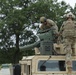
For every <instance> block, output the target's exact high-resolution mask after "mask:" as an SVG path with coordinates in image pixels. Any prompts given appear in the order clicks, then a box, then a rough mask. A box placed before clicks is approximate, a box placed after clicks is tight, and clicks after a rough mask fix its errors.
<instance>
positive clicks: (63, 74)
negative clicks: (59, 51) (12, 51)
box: [20, 55, 76, 75]
mask: <svg viewBox="0 0 76 75" xmlns="http://www.w3.org/2000/svg"><path fill="white" fill-rule="evenodd" d="M40 60H44V61H46V62H47V61H54V60H55V61H65V56H63V55H59V56H58V55H57V56H50V55H35V56H28V57H23V59H22V60H21V61H20V64H21V75H76V69H75V71H73V70H72V73H71V74H69V73H68V70H67V65H66V64H65V68H66V70H65V71H59V70H58V71H55V70H54V71H40V70H38V63H39V61H40ZM72 61H75V62H76V56H72ZM46 62H45V63H46ZM45 63H44V64H45ZM75 65H76V64H75V63H74V65H73V67H75ZM50 66H52V64H50ZM62 66H63V65H62ZM51 68H52V67H51Z"/></svg>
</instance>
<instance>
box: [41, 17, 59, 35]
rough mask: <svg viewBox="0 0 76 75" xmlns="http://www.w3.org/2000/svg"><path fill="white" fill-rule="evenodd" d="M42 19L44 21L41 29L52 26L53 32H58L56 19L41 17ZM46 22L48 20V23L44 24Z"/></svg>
mask: <svg viewBox="0 0 76 75" xmlns="http://www.w3.org/2000/svg"><path fill="white" fill-rule="evenodd" d="M40 21H41V23H42V25H41V27H40V29H41V30H45V29H49V28H52V30H53V33H54V34H58V27H57V25H56V23H55V22H54V21H52V20H50V19H46V18H45V17H41V18H40ZM44 22H46V24H44Z"/></svg>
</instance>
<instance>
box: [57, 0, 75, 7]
mask: <svg viewBox="0 0 76 75" xmlns="http://www.w3.org/2000/svg"><path fill="white" fill-rule="evenodd" d="M59 1H65V2H66V3H67V4H70V5H71V6H72V7H73V8H74V5H75V3H76V0H58V2H59Z"/></svg>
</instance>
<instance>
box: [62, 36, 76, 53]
mask: <svg viewBox="0 0 76 75" xmlns="http://www.w3.org/2000/svg"><path fill="white" fill-rule="evenodd" d="M75 44H76V38H69V37H67V38H64V39H63V46H64V52H65V53H66V54H67V53H69V54H74V53H75V52H74V50H75Z"/></svg>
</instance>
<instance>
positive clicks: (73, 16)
mask: <svg viewBox="0 0 76 75" xmlns="http://www.w3.org/2000/svg"><path fill="white" fill-rule="evenodd" d="M70 15H71V16H72V18H75V15H74V14H73V13H72V12H69V13H68V14H66V17H67V18H68V17H69V16H70Z"/></svg>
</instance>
